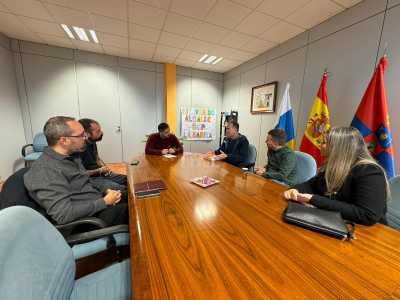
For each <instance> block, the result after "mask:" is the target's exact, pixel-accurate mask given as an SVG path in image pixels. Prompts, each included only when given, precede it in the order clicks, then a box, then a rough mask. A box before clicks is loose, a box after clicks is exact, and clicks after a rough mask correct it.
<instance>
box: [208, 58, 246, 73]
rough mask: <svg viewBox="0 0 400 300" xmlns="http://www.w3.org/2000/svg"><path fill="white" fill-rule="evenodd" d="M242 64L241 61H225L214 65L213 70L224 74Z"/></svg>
mask: <svg viewBox="0 0 400 300" xmlns="http://www.w3.org/2000/svg"><path fill="white" fill-rule="evenodd" d="M241 63H242V62H241V61H237V60H229V59H223V60H221V61H220V62H219V63H217V64H215V65H212V70H213V71H216V72H221V73H223V72H225V71H228V70H230V69H232V68H234V67H236V66H238V65H240V64H241Z"/></svg>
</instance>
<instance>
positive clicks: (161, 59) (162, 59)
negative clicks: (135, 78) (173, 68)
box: [152, 53, 175, 64]
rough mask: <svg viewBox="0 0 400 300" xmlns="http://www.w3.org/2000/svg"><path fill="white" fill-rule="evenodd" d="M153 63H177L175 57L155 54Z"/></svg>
mask: <svg viewBox="0 0 400 300" xmlns="http://www.w3.org/2000/svg"><path fill="white" fill-rule="evenodd" d="M152 61H154V62H160V63H170V64H173V63H174V62H175V57H171V56H168V55H162V54H157V53H155V54H154V56H153V58H152Z"/></svg>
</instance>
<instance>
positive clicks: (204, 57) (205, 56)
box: [199, 54, 208, 62]
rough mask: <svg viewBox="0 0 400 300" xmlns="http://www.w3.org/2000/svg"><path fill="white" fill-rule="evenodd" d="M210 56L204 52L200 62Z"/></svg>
mask: <svg viewBox="0 0 400 300" xmlns="http://www.w3.org/2000/svg"><path fill="white" fill-rule="evenodd" d="M207 57H208V54H204V55H203V56H202V57H201V58H200V59H199V62H203V60H205V59H206V58H207Z"/></svg>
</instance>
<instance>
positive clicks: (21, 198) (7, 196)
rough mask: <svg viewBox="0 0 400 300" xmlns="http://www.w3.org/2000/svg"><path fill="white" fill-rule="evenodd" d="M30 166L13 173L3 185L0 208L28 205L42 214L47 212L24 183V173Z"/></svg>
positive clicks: (0, 194)
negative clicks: (31, 195)
mask: <svg viewBox="0 0 400 300" xmlns="http://www.w3.org/2000/svg"><path fill="white" fill-rule="evenodd" d="M28 170H29V168H22V169H20V170H18V171H17V172H15V173H14V174H12V175H11V176H10V177H9V178H8V179H7V180H6V181H5V182H4V185H3V190H2V191H1V193H0V210H1V209H3V208H7V207H10V206H15V205H22V206H28V207H30V208H32V209H34V210H36V211H38V212H39V213H41V214H42V215H44V216H46V217H47V215H46V212H45V211H44V209H43V208H41V207H40V206H39V205H38V204H37V203H36V202H35V201H34V200H33V199H32V198H31V197H30V196H29V194H28V191H27V190H26V188H25V185H24V175H25V173H26V172H27V171H28Z"/></svg>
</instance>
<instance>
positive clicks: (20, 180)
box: [0, 168, 129, 258]
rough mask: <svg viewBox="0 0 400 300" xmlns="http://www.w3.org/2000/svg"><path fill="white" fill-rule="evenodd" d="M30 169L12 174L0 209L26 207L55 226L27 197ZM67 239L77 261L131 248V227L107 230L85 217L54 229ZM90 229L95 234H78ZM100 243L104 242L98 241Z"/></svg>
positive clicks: (118, 226) (100, 221) (112, 227)
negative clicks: (111, 248) (112, 249)
mask: <svg viewBox="0 0 400 300" xmlns="http://www.w3.org/2000/svg"><path fill="white" fill-rule="evenodd" d="M28 170H29V168H23V169H20V170H18V171H17V172H15V173H14V174H12V175H11V176H10V177H9V178H7V180H6V181H5V182H4V185H3V190H2V192H1V194H0V209H5V208H7V207H11V206H17V205H18V206H27V207H30V208H32V209H34V210H36V211H37V212H39V213H40V214H42V215H43V216H44V217H45V218H47V220H49V221H50V222H51V223H53V224H54V221H53V220H52V219H51V217H50V216H49V215H47V214H46V212H45V210H44V209H43V208H42V207H41V206H39V205H38V204H37V203H36V201H34V200H33V199H32V198H31V197H30V196H29V194H28V191H27V189H26V188H25V184H24V174H25V173H26V172H27V171H28ZM54 226H55V227H56V228H57V229H58V230H59V231H60V233H61V234H62V235H63V236H64V237H65V240H66V241H67V243H68V244H69V245H70V246H71V247H72V248H73V251H74V255H75V257H76V258H80V257H83V256H87V255H91V254H94V253H97V252H100V251H103V250H105V247H107V248H109V247H114V246H116V247H119V246H126V245H128V244H129V233H128V232H129V228H128V225H116V226H109V227H108V226H107V224H106V223H105V222H104V221H103V220H101V219H99V218H95V217H86V218H82V219H79V220H76V221H72V222H70V223H67V224H63V225H54ZM82 226H85V228H87V227H90V228H91V229H92V230H90V231H87V230H85V231H84V232H82V231H79V227H80V228H82ZM98 239H102V240H101V241H99V240H98Z"/></svg>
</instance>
